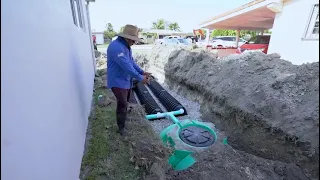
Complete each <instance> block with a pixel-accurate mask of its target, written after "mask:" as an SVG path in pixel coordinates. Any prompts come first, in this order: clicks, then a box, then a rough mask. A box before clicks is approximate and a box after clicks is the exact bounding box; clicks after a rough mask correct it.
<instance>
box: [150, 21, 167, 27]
mask: <svg viewBox="0 0 320 180" xmlns="http://www.w3.org/2000/svg"><path fill="white" fill-rule="evenodd" d="M152 29H166V21H165V20H164V19H158V20H157V21H155V22H152Z"/></svg>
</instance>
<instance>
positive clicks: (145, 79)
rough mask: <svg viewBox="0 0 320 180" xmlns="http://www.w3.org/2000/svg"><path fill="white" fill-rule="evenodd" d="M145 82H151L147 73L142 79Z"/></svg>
mask: <svg viewBox="0 0 320 180" xmlns="http://www.w3.org/2000/svg"><path fill="white" fill-rule="evenodd" d="M141 82H142V83H143V84H148V83H149V77H148V76H146V75H143V79H142V81H141Z"/></svg>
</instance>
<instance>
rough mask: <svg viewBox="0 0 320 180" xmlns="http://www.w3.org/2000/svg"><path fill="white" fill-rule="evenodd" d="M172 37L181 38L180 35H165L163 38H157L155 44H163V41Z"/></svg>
mask: <svg viewBox="0 0 320 180" xmlns="http://www.w3.org/2000/svg"><path fill="white" fill-rule="evenodd" d="M172 38H180V36H165V37H164V38H162V39H156V40H155V44H163V42H164V41H165V40H166V39H172Z"/></svg>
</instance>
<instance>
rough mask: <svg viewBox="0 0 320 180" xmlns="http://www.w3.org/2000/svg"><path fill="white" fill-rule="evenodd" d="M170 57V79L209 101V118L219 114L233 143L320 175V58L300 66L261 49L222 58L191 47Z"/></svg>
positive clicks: (259, 154)
mask: <svg viewBox="0 0 320 180" xmlns="http://www.w3.org/2000/svg"><path fill="white" fill-rule="evenodd" d="M159 53H161V52H159ZM155 54H156V53H155ZM159 56H160V55H159ZM155 57H157V55H156V56H155ZM151 61H152V60H151ZM162 61H165V60H162ZM166 61H167V64H166V65H165V67H164V69H165V75H166V79H167V80H168V81H171V82H174V83H176V84H177V83H178V84H179V85H180V86H181V85H183V86H184V87H185V88H183V89H184V92H182V93H185V94H189V95H190V94H192V95H190V96H193V98H195V99H197V100H200V102H202V103H203V105H204V106H203V107H206V108H204V109H207V111H206V114H207V116H206V118H207V119H206V120H211V121H212V120H213V119H212V118H213V117H215V119H214V120H213V121H214V123H215V124H217V125H219V126H220V127H219V126H218V128H220V129H223V130H225V131H226V133H227V134H228V135H229V136H230V144H231V145H232V146H233V147H235V148H237V149H240V150H243V151H246V152H248V153H250V154H254V155H257V156H260V157H263V158H267V159H273V160H279V161H283V162H290V163H297V164H298V165H300V166H301V167H302V168H303V169H304V170H305V173H306V174H307V175H308V174H311V175H312V176H313V177H319V170H318V163H319V100H318V99H319V63H318V62H317V63H311V64H304V65H301V66H296V65H292V64H291V63H290V62H288V61H285V60H282V59H280V58H279V56H278V55H275V54H272V55H265V54H263V53H259V52H255V53H245V54H242V55H238V56H234V55H231V56H228V57H225V58H221V59H217V58H216V56H215V55H212V54H211V53H206V52H204V51H200V52H194V51H187V50H177V51H174V52H171V53H170V56H169V57H168V59H167V60H166ZM190 92H192V93H190ZM218 119H221V121H218Z"/></svg>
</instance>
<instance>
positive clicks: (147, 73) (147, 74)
mask: <svg viewBox="0 0 320 180" xmlns="http://www.w3.org/2000/svg"><path fill="white" fill-rule="evenodd" d="M151 74H152V73H149V72H144V73H143V75H144V76H147V77H148V78H149V77H150V76H151Z"/></svg>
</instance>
